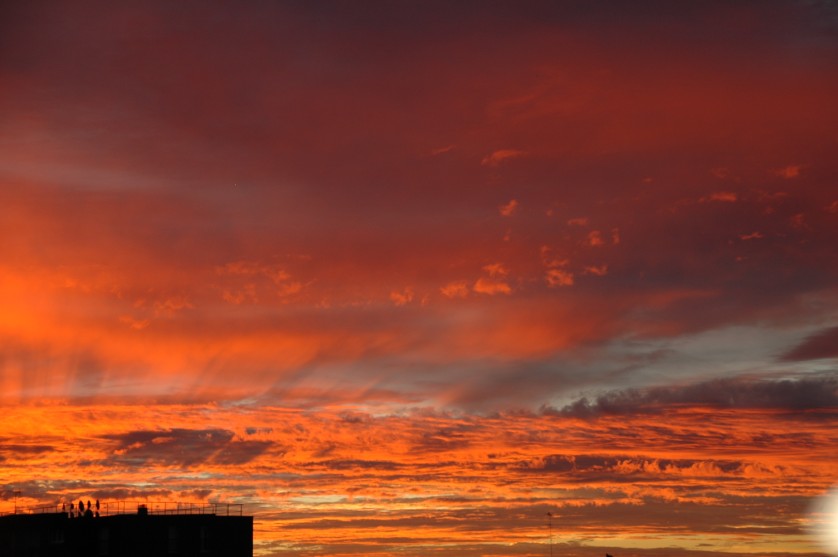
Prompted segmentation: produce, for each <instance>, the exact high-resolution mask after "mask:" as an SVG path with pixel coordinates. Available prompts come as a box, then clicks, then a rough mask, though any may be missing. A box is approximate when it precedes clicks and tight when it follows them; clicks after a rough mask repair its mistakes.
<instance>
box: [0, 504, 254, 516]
mask: <svg viewBox="0 0 838 557" xmlns="http://www.w3.org/2000/svg"><path fill="white" fill-rule="evenodd" d="M71 504H72V505H73V506H72V507H71V506H70V505H71ZM78 504H79V503H78V502H77V501H72V502H66V503H58V504H55V505H39V506H36V507H25V508H24V507H19V508H18V509H17V511H16V512H0V516H7V515H12V514H46V513H60V512H64V513H71V514H73V515H75V516H78V514H79V512H80V508H79V506H78ZM85 510H87V503H85ZM90 511H91V513H92V514H93V515H94V516H96V515H98V516H116V515H124V514H148V515H188V514H214V515H218V516H242V513H243V511H244V505H243V504H241V503H184V502H181V501H106V502H100V503H99V504H98V506H97V505H96V503H93V508H91V509H90ZM82 514H83V513H82Z"/></svg>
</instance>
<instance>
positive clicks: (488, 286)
mask: <svg viewBox="0 0 838 557" xmlns="http://www.w3.org/2000/svg"><path fill="white" fill-rule="evenodd" d="M472 289H473V290H474V291H475V292H477V293H478V294H488V295H490V296H494V295H495V294H511V293H512V288H511V287H510V286H509V284H507V283H506V282H503V281H499V280H493V279H488V278H485V277H480V278H479V279H477V281H475V283H474V286H473V287H472Z"/></svg>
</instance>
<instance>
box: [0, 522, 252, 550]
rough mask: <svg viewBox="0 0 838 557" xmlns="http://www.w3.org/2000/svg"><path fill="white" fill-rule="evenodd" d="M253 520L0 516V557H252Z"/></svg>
mask: <svg viewBox="0 0 838 557" xmlns="http://www.w3.org/2000/svg"><path fill="white" fill-rule="evenodd" d="M252 555H253V517H252V516H216V515H211V514H196V515H146V516H142V515H115V516H106V517H100V518H68V517H67V516H66V515H64V514H62V513H53V514H43V515H12V516H5V517H0V557H53V556H55V557H59V556H60V557H148V556H154V557H169V556H171V557H252Z"/></svg>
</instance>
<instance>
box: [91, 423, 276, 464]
mask: <svg viewBox="0 0 838 557" xmlns="http://www.w3.org/2000/svg"><path fill="white" fill-rule="evenodd" d="M102 437H103V438H104V439H108V440H111V441H115V442H116V448H115V449H114V450H113V453H112V456H111V458H112V459H113V460H114V461H115V462H118V463H120V464H129V465H142V464H146V463H157V464H164V465H178V466H193V465H199V464H203V463H215V464H222V465H236V464H244V463H247V462H250V461H251V460H253V459H254V458H256V457H257V456H259V455H260V454H262V453H263V452H265V451H266V450H267V449H268V448H269V447H270V446H271V443H270V442H269V441H238V440H236V439H235V434H234V433H233V432H232V431H229V430H225V429H183V428H174V429H168V430H155V431H152V430H142V431H131V432H127V433H119V434H113V435H104V436H102Z"/></svg>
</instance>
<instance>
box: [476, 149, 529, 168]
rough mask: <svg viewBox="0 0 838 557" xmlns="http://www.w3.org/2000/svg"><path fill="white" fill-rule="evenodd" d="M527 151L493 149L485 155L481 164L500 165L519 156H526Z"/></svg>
mask: <svg viewBox="0 0 838 557" xmlns="http://www.w3.org/2000/svg"><path fill="white" fill-rule="evenodd" d="M525 154H526V153H525V152H524V151H520V150H518V149H498V150H497V151H493V152H492V153H491V154H490V155H486V156H485V157H483V160H481V161H480V164H482V165H483V166H498V165H500V164H501V163H503V162H505V161H507V160H509V159H514V158H518V157H522V156H524V155H525Z"/></svg>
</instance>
